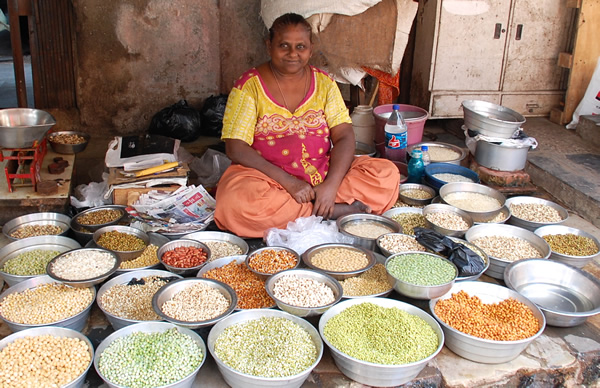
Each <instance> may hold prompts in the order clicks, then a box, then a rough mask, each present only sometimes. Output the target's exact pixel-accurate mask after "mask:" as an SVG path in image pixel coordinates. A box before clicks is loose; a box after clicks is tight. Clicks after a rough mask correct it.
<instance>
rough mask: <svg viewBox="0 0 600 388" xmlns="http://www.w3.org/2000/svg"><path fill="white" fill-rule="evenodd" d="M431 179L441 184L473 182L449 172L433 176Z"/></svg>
mask: <svg viewBox="0 0 600 388" xmlns="http://www.w3.org/2000/svg"><path fill="white" fill-rule="evenodd" d="M432 177H434V178H435V179H438V180H440V181H442V182H473V179H471V178H468V177H466V176H464V175H460V174H452V173H449V172H444V173H438V174H433V175H432Z"/></svg>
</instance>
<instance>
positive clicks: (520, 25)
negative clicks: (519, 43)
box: [515, 24, 523, 40]
mask: <svg viewBox="0 0 600 388" xmlns="http://www.w3.org/2000/svg"><path fill="white" fill-rule="evenodd" d="M522 34H523V25H522V24H517V35H515V40H521V35H522Z"/></svg>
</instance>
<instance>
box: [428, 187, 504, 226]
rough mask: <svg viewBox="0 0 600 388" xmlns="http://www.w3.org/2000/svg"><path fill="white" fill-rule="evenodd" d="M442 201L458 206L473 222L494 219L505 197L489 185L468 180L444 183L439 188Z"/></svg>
mask: <svg viewBox="0 0 600 388" xmlns="http://www.w3.org/2000/svg"><path fill="white" fill-rule="evenodd" d="M440 198H441V199H442V203H445V204H448V205H451V206H454V207H457V208H459V209H460V210H462V211H465V212H466V213H467V214H469V215H470V216H471V218H472V219H473V221H474V222H486V221H489V220H492V219H494V218H495V217H496V216H497V215H498V213H500V211H501V210H502V207H503V206H504V202H505V201H506V198H505V197H504V195H503V194H502V193H501V192H500V191H498V190H496V189H493V188H491V187H488V186H485V185H482V184H479V183H469V182H452V183H446V184H445V185H444V186H442V187H441V188H440Z"/></svg>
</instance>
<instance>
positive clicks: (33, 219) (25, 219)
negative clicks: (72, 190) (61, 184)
mask: <svg viewBox="0 0 600 388" xmlns="http://www.w3.org/2000/svg"><path fill="white" fill-rule="evenodd" d="M70 224H71V217H69V216H66V215H64V214H61V213H52V212H42V213H31V214H26V215H24V216H19V217H16V218H13V219H12V220H10V221H8V222H7V223H6V224H4V226H3V227H2V233H4V235H5V236H6V237H7V238H8V239H9V240H12V241H16V240H21V239H19V238H16V237H12V236H11V234H12V233H14V232H16V231H17V230H18V229H20V228H24V227H26V226H35V225H53V226H58V227H59V228H60V229H61V230H62V232H61V233H59V234H56V235H51V236H66V235H67V233H69V227H70ZM31 237H37V236H31ZM26 238H27V237H26Z"/></svg>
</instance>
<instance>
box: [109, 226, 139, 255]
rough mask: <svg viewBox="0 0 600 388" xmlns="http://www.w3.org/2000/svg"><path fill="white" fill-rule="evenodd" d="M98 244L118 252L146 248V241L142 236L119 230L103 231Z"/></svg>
mask: <svg viewBox="0 0 600 388" xmlns="http://www.w3.org/2000/svg"><path fill="white" fill-rule="evenodd" d="M97 244H98V245H99V246H101V247H102V248H106V249H109V250H111V251H118V252H131V251H140V250H142V249H144V248H146V243H144V240H142V239H141V238H139V237H137V236H134V235H133V234H129V233H123V232H119V231H117V230H111V231H110V232H105V233H102V235H101V236H100V237H99V238H98V241H97Z"/></svg>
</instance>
